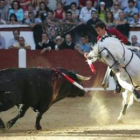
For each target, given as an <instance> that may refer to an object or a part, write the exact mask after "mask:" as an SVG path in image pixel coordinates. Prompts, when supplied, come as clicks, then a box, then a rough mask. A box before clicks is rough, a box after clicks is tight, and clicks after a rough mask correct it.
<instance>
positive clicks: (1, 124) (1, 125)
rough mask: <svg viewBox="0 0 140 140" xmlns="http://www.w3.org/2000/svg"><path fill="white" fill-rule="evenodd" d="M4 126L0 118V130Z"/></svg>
mask: <svg viewBox="0 0 140 140" xmlns="http://www.w3.org/2000/svg"><path fill="white" fill-rule="evenodd" d="M4 128H5V125H4V122H3V121H2V119H1V118H0V129H4Z"/></svg>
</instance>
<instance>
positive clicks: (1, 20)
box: [0, 13, 6, 25]
mask: <svg viewBox="0 0 140 140" xmlns="http://www.w3.org/2000/svg"><path fill="white" fill-rule="evenodd" d="M5 23H6V21H5V20H4V19H2V18H1V13H0V25H1V24H5Z"/></svg>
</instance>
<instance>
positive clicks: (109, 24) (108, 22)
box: [105, 11, 115, 27]
mask: <svg viewBox="0 0 140 140" xmlns="http://www.w3.org/2000/svg"><path fill="white" fill-rule="evenodd" d="M114 22H115V21H114V16H113V13H112V12H111V11H106V14H105V23H106V25H107V27H112V26H113V25H115V24H114Z"/></svg>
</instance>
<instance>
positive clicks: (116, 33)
mask: <svg viewBox="0 0 140 140" xmlns="http://www.w3.org/2000/svg"><path fill="white" fill-rule="evenodd" d="M106 32H107V34H108V35H113V36H116V37H117V38H118V39H119V40H120V41H121V42H123V43H124V44H128V43H129V41H128V39H127V37H126V36H124V35H123V34H122V33H120V32H119V31H118V30H117V29H116V28H111V29H106ZM100 38H101V36H97V42H98V40H99V39H100Z"/></svg>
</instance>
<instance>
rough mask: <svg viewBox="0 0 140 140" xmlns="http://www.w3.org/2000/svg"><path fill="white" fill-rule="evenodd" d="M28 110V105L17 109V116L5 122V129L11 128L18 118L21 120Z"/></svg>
mask: <svg viewBox="0 0 140 140" xmlns="http://www.w3.org/2000/svg"><path fill="white" fill-rule="evenodd" d="M28 108H29V106H28V105H21V106H20V107H19V109H20V110H19V113H18V115H17V116H16V117H15V118H13V119H11V120H10V121H8V122H7V127H8V128H11V127H12V126H13V125H14V124H15V123H16V121H17V120H18V119H19V118H22V117H23V116H24V115H25V112H26V111H27V110H28Z"/></svg>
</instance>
